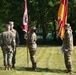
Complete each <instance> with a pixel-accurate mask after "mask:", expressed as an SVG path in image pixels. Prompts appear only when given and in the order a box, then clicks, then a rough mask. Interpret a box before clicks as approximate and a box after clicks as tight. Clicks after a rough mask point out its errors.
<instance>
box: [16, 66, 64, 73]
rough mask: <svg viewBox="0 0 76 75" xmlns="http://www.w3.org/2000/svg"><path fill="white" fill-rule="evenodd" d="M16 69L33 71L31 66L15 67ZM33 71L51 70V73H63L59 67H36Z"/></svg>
mask: <svg viewBox="0 0 76 75" xmlns="http://www.w3.org/2000/svg"><path fill="white" fill-rule="evenodd" d="M15 70H17V71H33V70H32V68H31V67H29V68H28V67H16V68H15ZM34 72H52V73H64V72H65V71H64V70H61V69H48V68H37V69H36V70H35V71H34Z"/></svg>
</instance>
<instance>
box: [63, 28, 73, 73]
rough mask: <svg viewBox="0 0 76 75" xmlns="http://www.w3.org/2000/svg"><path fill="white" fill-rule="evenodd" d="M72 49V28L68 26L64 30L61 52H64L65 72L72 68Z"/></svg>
mask: <svg viewBox="0 0 76 75" xmlns="http://www.w3.org/2000/svg"><path fill="white" fill-rule="evenodd" d="M72 50H73V35H72V30H71V28H70V27H69V29H68V30H66V31H65V35H64V39H63V52H64V60H65V66H66V69H67V72H71V71H72V70H73V68H72V59H71V51H72Z"/></svg>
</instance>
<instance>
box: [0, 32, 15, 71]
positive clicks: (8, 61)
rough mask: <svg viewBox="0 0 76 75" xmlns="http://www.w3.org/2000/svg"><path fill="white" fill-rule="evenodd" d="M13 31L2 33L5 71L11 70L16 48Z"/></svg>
mask: <svg viewBox="0 0 76 75" xmlns="http://www.w3.org/2000/svg"><path fill="white" fill-rule="evenodd" d="M13 36H14V35H13V33H12V32H11V31H5V32H2V33H1V48H2V52H3V58H4V66H5V70H6V69H7V68H8V69H11V66H12V57H13V47H14V37H13Z"/></svg>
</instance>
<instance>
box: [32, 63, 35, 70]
mask: <svg viewBox="0 0 76 75" xmlns="http://www.w3.org/2000/svg"><path fill="white" fill-rule="evenodd" d="M32 69H33V70H34V71H35V70H36V63H34V64H33V66H32Z"/></svg>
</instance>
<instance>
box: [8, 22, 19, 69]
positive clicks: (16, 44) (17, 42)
mask: <svg viewBox="0 0 76 75" xmlns="http://www.w3.org/2000/svg"><path fill="white" fill-rule="evenodd" d="M9 24H10V30H11V31H12V32H13V33H14V40H15V44H14V50H13V58H12V68H15V62H16V47H17V46H18V45H19V43H20V41H19V35H18V32H17V31H16V30H15V29H14V28H13V27H14V22H12V21H10V22H9Z"/></svg>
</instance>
